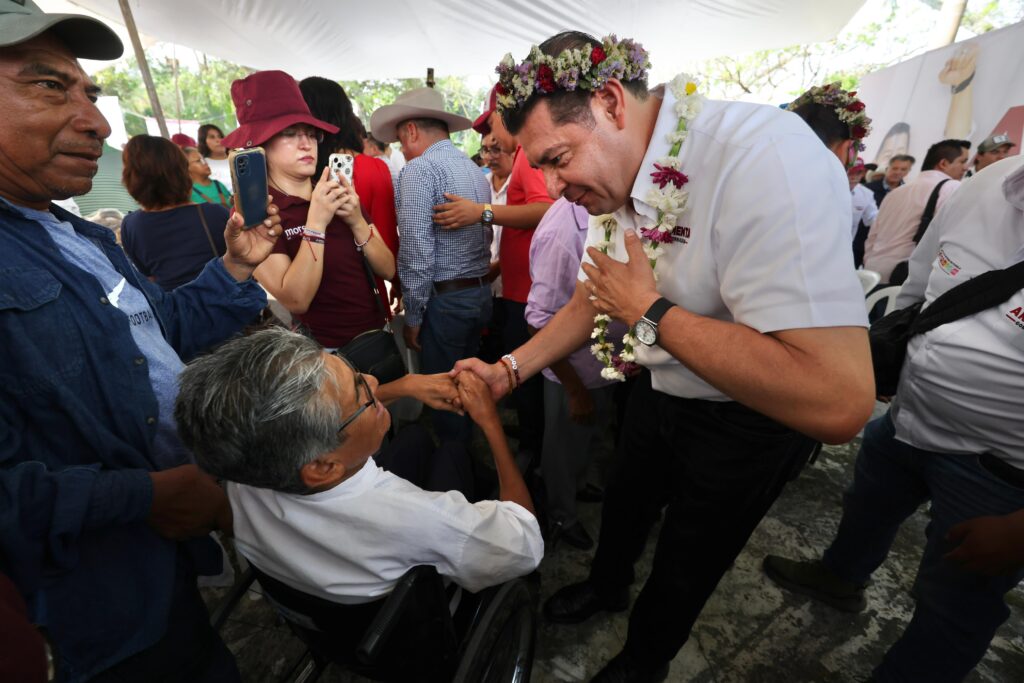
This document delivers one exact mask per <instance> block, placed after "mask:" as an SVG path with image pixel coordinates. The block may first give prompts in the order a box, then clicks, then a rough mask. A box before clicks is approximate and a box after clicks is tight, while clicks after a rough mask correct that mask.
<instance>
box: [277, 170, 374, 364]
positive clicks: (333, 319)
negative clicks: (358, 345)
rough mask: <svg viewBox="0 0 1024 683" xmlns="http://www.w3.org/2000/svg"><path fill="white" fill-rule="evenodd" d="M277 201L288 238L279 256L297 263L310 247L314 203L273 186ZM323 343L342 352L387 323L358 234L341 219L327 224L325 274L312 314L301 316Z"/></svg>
mask: <svg viewBox="0 0 1024 683" xmlns="http://www.w3.org/2000/svg"><path fill="white" fill-rule="evenodd" d="M270 194H271V195H272V196H273V198H274V203H275V204H277V206H278V208H279V209H280V210H281V227H282V228H283V229H284V234H283V235H281V237H280V238H279V239H278V240H277V242H276V243H275V244H274V253H276V254H287V255H288V257H289V258H292V259H294V258H295V255H296V254H297V253H298V252H299V249H309V248H310V245H308V244H306V243H305V242H303V241H302V230H300V229H298V228H301V227H303V226H305V225H306V216H307V215H308V213H309V202H308V201H306V200H305V199H302V198H300V197H293V196H291V195H286V194H284V193H282V192H278V191H277V190H276V189H274V188H270ZM297 318H298V319H299V321H300V322H302V323H303V324H304V325H305V326H306V327H308V328H309V330H310V332H312V333H313V336H314V337H315V338H316V340H317V341H318V342H320V343H321V344H323V345H324V346H326V347H330V348H336V347H339V346H344V345H345V344H347V343H349V342H350V341H351V340H352V339H353V338H354V337H356V336H357V335H359V334H362V333H363V332H366V331H367V330H372V329H380V328H381V327H383V326H384V319H383V317H382V316H381V313H380V310H379V309H378V308H377V306H376V304H374V302H373V293H372V292H371V291H370V284H369V283H368V282H367V281H366V269H365V267H364V266H363V257H362V254H360V253H359V252H358V251H357V250H356V246H355V242H353V240H352V231H351V230H350V229H349V227H348V226H347V225H345V221H343V220H341V219H340V218H338V217H337V216H335V217H334V220H332V221H331V222H330V223H329V224H328V225H327V244H325V245H324V275H323V278H322V279H321V280H320V289H318V290H317V291H316V295H314V296H313V301H312V302H310V304H309V310H308V311H306V313H305V314H303V315H300V316H297Z"/></svg>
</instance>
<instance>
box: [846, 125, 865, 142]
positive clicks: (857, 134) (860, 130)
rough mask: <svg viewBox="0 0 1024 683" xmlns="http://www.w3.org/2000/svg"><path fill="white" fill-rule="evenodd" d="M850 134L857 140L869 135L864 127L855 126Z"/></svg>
mask: <svg viewBox="0 0 1024 683" xmlns="http://www.w3.org/2000/svg"><path fill="white" fill-rule="evenodd" d="M850 134H851V135H853V137H854V139H855V140H860V139H861V138H862V137H864V136H865V135H867V134H868V132H867V130H865V129H864V126H854V127H853V128H852V129H850Z"/></svg>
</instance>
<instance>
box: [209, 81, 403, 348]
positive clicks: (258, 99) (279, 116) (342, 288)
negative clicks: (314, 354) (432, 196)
mask: <svg viewBox="0 0 1024 683" xmlns="http://www.w3.org/2000/svg"><path fill="white" fill-rule="evenodd" d="M231 98H232V100H234V103H235V110H236V112H237V115H238V120H239V122H240V123H241V124H242V125H241V126H239V128H238V129H237V130H235V131H234V132H233V133H231V134H230V135H228V136H227V137H226V138H224V144H225V146H227V147H233V148H235V147H254V146H257V145H262V146H263V147H264V149H265V150H266V154H267V174H268V178H269V184H270V194H271V195H272V196H273V198H274V199H273V201H274V203H275V204H276V205H277V206H278V207H279V208H280V211H281V227H282V228H283V230H284V232H283V234H282V236H281V239H279V240H278V241H277V243H276V244H275V245H274V251H273V253H271V255H270V256H269V257H268V258H267V260H266V261H264V262H263V263H262V264H261V265H260V267H259V268H257V269H256V273H255V275H256V278H257V279H258V280H259V281H260V284H262V285H263V286H264V287H266V288H267V290H268V291H269V292H270V293H271V294H273V295H274V297H276V298H277V300H278V301H279V302H280V303H281V304H282V305H284V306H285V307H286V308H287V309H288V310H289V311H290V312H291V313H292V314H293V315H294V316H296V317H297V318H298V319H299V321H301V322H302V323H303V324H304V325H305V326H306V327H307V328H309V330H310V332H311V333H312V334H313V336H314V337H315V338H316V340H317V341H319V342H320V343H321V344H323V346H324V347H326V348H328V349H336V348H339V347H341V346H344V345H345V344H347V343H348V342H349V341H351V340H352V339H353V338H354V337H356V336H357V335H359V334H361V333H363V332H366V331H367V330H371V329H380V328H381V327H382V326H383V324H384V320H383V319H382V316H381V313H380V310H379V308H378V306H377V304H376V302H375V301H374V298H373V292H372V290H371V289H370V286H369V283H368V282H367V278H366V271H365V270H364V266H363V262H362V259H363V254H365V256H366V260H367V261H368V262H369V264H370V267H371V269H372V270H373V272H374V273H376V274H377V275H379V276H380V277H382V278H385V279H390V278H392V277H394V274H395V257H394V256H393V255H392V253H391V251H390V250H389V249H388V247H387V245H385V243H384V241H383V240H382V239H381V238H380V235H379V234H378V232H377V230H376V228H375V227H374V226H373V224H372V223H368V222H367V220H366V219H365V218H364V214H363V211H362V209H361V207H360V203H359V198H358V196H357V195H356V192H355V190H354V189H353V188H352V186H351V185H349V184H348V183H347V182H346V181H344V180H342V182H341V183H340V184H339V182H338V181H336V180H333V179H331V178H330V177H329V176H328V169H326V168H325V169H324V170H323V172H322V173H321V174H320V177H319V178H318V179H317V181H316V183H315V184H314V182H313V178H314V176H315V174H316V164H317V145H318V143H319V142H320V141H321V140H323V135H324V133H325V132H326V133H331V134H333V133H337V132H338V129H337V128H336V127H335V126H332V125H331V124H329V123H325V122H323V121H320V120H319V119H316V118H314V117H313V116H312V115H311V114H310V112H309V108H308V107H307V106H306V102H305V100H303V98H302V94H301V93H300V92H299V87H298V85H297V84H296V82H295V80H294V79H293V78H292V77H291V76H289V75H288V74H286V73H284V72H282V71H260V72H257V73H255V74H252V75H250V76H248V77H246V78H244V79H242V80H238V81H235V82H234V83H232V85H231ZM360 249H361V250H362V252H360Z"/></svg>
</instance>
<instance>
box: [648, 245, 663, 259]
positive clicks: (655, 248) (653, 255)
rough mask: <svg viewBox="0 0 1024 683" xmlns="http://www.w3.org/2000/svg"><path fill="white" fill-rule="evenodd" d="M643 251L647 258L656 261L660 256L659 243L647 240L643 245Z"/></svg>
mask: <svg viewBox="0 0 1024 683" xmlns="http://www.w3.org/2000/svg"><path fill="white" fill-rule="evenodd" d="M644 253H645V254H647V258H649V259H651V260H652V261H657V260H658V257H659V256H661V245H660V244H658V243H657V242H648V243H647V244H645V245H644Z"/></svg>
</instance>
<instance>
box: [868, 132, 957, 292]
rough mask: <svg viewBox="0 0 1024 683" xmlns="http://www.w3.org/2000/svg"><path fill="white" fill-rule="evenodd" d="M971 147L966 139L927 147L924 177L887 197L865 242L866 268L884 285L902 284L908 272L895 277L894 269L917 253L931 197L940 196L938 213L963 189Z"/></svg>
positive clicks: (937, 204)
mask: <svg viewBox="0 0 1024 683" xmlns="http://www.w3.org/2000/svg"><path fill="white" fill-rule="evenodd" d="M970 148H971V143H970V142H967V141H966V140H943V141H941V142H936V143H935V144H934V145H932V146H931V147H929V148H928V153H927V154H926V155H925V157H924V162H922V164H921V174H920V175H918V176H917V178H915V179H914V181H913V182H911V183H909V184H907V185H902V186H900V187H897V188H896V189H895V190H893V191H892V192H890V193H889V194H888V195H887V196H886V198H885V202H884V203H883V204H882V206H880V207H879V209H878V217H877V218H876V219H875V224H874V225H873V226H872V228H871V231H870V232H868V239H867V241H866V242H865V243H864V267H865V268H867V269H868V270H873V271H875V272H876V273H879V274H880V275H881V276H882V282H890V283H892V284H903V280H904V279H905V276H906V273H905V271H903V269H902V268H901V271H902V272H901V274H900V275H898V276H897V277H895V278H894V277H893V269H895V268H896V266H897V265H899V264H900V263H902V262H904V261H906V260H907V259H908V258H910V253H911V252H912V251H914V247H915V246H916V244H917V242H916V241H915V239H914V237H915V236H916V235H917V232H918V230H919V228H920V225H921V218H922V216H923V215H924V213H925V209H926V207H927V206H928V203H929V201H930V200H931V197H932V194H934V193H936V192H937V193H938V194H937V199H936V203H935V211H936V212H938V210H939V209H941V208H942V205H943V204H944V203H945V202H946V200H947V199H949V196H950V195H951V194H953V192H955V191H956V189H957V188H958V187H959V186H960V179H961V178H963V176H964V171H966V170H967V159H968V152H969V150H970ZM940 184H941V185H940Z"/></svg>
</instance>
